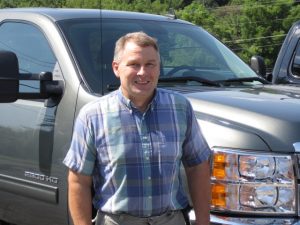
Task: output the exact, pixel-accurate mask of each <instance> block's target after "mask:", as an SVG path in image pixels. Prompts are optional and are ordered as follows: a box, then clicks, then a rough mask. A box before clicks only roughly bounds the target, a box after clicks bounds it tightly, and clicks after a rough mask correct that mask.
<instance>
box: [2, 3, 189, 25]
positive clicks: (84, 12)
mask: <svg viewBox="0 0 300 225" xmlns="http://www.w3.org/2000/svg"><path fill="white" fill-rule="evenodd" d="M3 12H6V13H17V14H24V13H25V14H36V15H37V14H38V15H43V16H46V17H48V18H50V19H51V20H52V21H54V22H56V21H59V20H68V19H76V18H100V16H101V17H102V18H119V19H140V20H155V21H171V22H172V21H173V22H180V23H188V24H190V23H189V22H187V21H183V20H179V19H174V18H173V17H172V16H162V15H155V14H149V13H140V12H129V11H117V10H105V9H101V10H100V9H78V8H39V7H33V8H7V9H0V14H1V13H3Z"/></svg>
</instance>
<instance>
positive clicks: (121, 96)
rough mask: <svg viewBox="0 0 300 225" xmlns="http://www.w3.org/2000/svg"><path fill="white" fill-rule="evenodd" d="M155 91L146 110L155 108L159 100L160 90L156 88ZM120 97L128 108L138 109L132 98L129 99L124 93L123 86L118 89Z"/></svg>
mask: <svg viewBox="0 0 300 225" xmlns="http://www.w3.org/2000/svg"><path fill="white" fill-rule="evenodd" d="M154 91H155V93H154V96H153V98H152V100H151V102H150V103H149V105H148V108H147V110H146V111H148V110H149V109H151V110H153V109H154V106H155V105H156V102H157V99H158V92H159V90H158V89H157V88H156V89H155V90H154ZM118 97H119V100H120V102H121V103H122V104H123V105H124V106H126V108H128V109H129V110H133V109H136V108H135V107H134V105H133V103H132V102H131V100H129V99H128V98H126V97H125V96H124V95H123V93H122V90H121V87H120V88H119V89H118Z"/></svg>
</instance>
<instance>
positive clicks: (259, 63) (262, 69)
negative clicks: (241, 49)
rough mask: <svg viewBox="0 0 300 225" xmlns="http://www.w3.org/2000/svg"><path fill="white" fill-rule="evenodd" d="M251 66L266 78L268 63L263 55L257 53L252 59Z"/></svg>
mask: <svg viewBox="0 0 300 225" xmlns="http://www.w3.org/2000/svg"><path fill="white" fill-rule="evenodd" d="M250 67H251V68H252V69H253V70H254V71H255V72H256V73H257V74H258V75H260V76H262V77H264V78H266V64H265V60H264V58H263V57H261V56H259V55H256V56H252V57H251V60H250Z"/></svg>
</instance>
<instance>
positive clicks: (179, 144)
mask: <svg viewBox="0 0 300 225" xmlns="http://www.w3.org/2000/svg"><path fill="white" fill-rule="evenodd" d="M112 67H113V70H114V73H115V75H116V76H117V77H118V78H119V79H120V82H121V86H120V88H119V90H117V91H115V92H112V93H110V94H108V95H106V96H103V97H101V98H100V99H99V100H97V101H94V102H92V103H89V104H87V105H86V106H85V107H83V109H82V110H81V112H80V113H79V115H78V118H77V120H76V124H75V129H74V134H73V139H72V143H71V147H70V150H69V152H68V154H67V156H66V158H65V160H64V163H65V164H66V165H67V166H68V167H69V168H70V170H69V177H68V182H69V206H70V212H71V216H72V219H73V221H74V224H75V225H87V224H88V225H90V224H91V217H92V204H91V202H92V199H91V185H92V183H93V184H94V190H95V195H94V201H93V203H94V206H95V208H96V209H98V214H97V222H96V224H97V225H100V224H102V225H103V224H105V225H112V224H114V225H116V224H118V225H138V224H140V225H142V224H145V225H146V224H147V225H148V224H157V225H159V224H161V225H183V224H185V222H184V218H183V215H182V213H181V211H180V210H181V209H183V208H185V207H186V206H187V205H188V199H187V197H186V193H185V192H184V190H183V184H182V180H181V178H180V165H181V164H183V165H184V167H185V170H186V175H187V179H188V185H189V190H190V194H191V198H192V201H193V207H194V210H195V213H196V219H197V223H196V224H197V225H206V224H209V207H210V171H209V163H208V159H209V156H210V149H209V148H208V146H207V144H206V141H205V140H204V138H203V136H202V134H201V131H200V129H199V126H198V123H197V121H196V118H195V115H194V113H193V110H192V107H191V105H190V103H189V101H188V100H187V99H186V98H184V97H183V96H182V95H180V94H178V93H175V92H172V91H168V90H164V89H160V88H157V82H158V77H159V72H160V56H159V50H158V46H157V43H156V40H155V39H153V38H152V37H150V36H148V35H146V34H145V33H143V32H136V33H129V34H127V35H125V36H123V37H121V38H120V39H119V40H118V41H117V43H116V47H115V55H114V61H113V63H112ZM92 179H93V182H92Z"/></svg>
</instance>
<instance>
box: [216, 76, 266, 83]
mask: <svg viewBox="0 0 300 225" xmlns="http://www.w3.org/2000/svg"><path fill="white" fill-rule="evenodd" d="M253 81H259V82H261V83H262V84H270V82H269V81H267V80H265V79H264V78H262V77H241V78H231V79H227V80H217V81H216V82H219V83H225V84H226V83H234V82H253Z"/></svg>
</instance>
